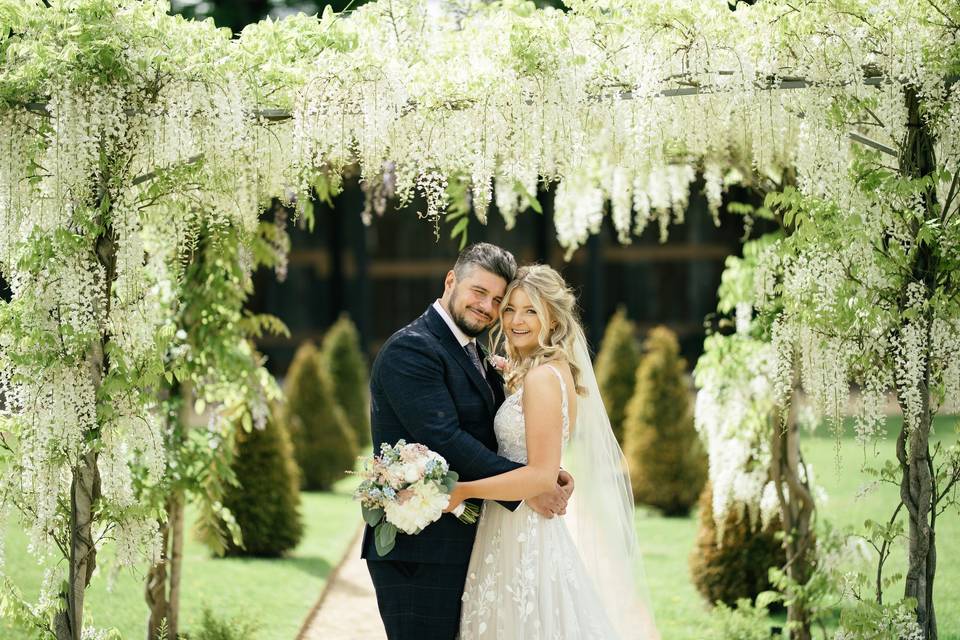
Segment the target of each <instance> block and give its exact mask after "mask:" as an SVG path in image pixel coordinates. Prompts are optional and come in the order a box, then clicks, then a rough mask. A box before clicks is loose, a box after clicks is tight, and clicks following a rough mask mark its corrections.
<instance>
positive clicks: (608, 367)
mask: <svg viewBox="0 0 960 640" xmlns="http://www.w3.org/2000/svg"><path fill="white" fill-rule="evenodd" d="M636 331H637V327H636V324H634V323H633V321H631V320H630V319H629V318H627V311H626V309H624V308H623V307H620V308H619V309H617V312H616V313H615V314H613V317H612V318H610V322H609V324H607V329H606V331H605V332H604V334H603V342H601V343H600V353H598V354H597V360H596V363H595V368H596V371H597V384H598V385H599V386H600V394H601V395H602V396H603V406H604V407H605V408H606V410H607V415H608V416H610V426H611V427H613V433H614V435H616V436H617V442H619V443H620V446H621V447H623V446H624V442H623V423H624V419H625V418H626V412H627V403H629V402H630V398H631V397H632V396H633V391H634V388H635V386H636V380H637V366H638V365H639V364H640V345H639V344H638V343H637V338H636Z"/></svg>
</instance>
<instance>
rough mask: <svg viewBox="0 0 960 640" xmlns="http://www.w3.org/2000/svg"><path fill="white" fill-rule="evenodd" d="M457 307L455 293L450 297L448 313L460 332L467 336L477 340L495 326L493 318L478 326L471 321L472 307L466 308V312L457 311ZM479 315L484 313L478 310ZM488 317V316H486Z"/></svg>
mask: <svg viewBox="0 0 960 640" xmlns="http://www.w3.org/2000/svg"><path fill="white" fill-rule="evenodd" d="M456 307H457V295H456V293H454V294H453V295H452V296H450V308H449V309H447V311H448V312H449V313H450V317H451V318H452V319H453V323H454V324H455V325H457V327H459V328H460V331H463V332H464V333H465V334H467V335H468V336H470V337H471V338H476V337H477V336H478V335H480V334H481V333H483V332H484V331H485V330H486V329H487V327H489V326H490V325H491V324H493V318H490V319H489V320H487V321H486V322H485V323H483V324H479V325H478V324H477V323H476V322H473V321H471V320H470V319H469V318H468V317H467V314H468V313H470V309H471V307H469V306H468V307H465V308H464V310H463V311H462V312H461V311H456ZM477 313H484V312H482V311H480V310H477ZM484 315H486V314H484Z"/></svg>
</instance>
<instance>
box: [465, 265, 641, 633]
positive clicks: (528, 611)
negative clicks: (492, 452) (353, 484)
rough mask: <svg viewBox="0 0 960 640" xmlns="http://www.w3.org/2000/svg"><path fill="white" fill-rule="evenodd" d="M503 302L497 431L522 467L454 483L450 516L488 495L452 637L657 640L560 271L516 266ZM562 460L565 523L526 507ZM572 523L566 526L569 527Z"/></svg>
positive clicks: (617, 468)
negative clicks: (511, 503) (572, 488)
mask: <svg viewBox="0 0 960 640" xmlns="http://www.w3.org/2000/svg"><path fill="white" fill-rule="evenodd" d="M504 300H505V302H504V303H503V304H502V305H501V307H500V326H499V328H498V330H497V335H496V337H495V340H494V342H495V344H499V343H501V342H502V343H503V348H504V350H505V352H506V355H507V359H508V362H509V365H510V366H509V372H508V373H507V375H506V382H507V387H508V391H510V392H511V395H510V396H509V397H508V398H507V399H506V401H505V402H504V403H503V406H501V408H500V410H499V411H498V412H497V415H496V418H495V420H494V430H495V431H496V435H497V444H498V447H499V453H500V455H501V456H504V457H506V458H509V459H511V460H514V461H516V462H521V463H524V464H525V465H526V466H524V467H521V468H520V469H517V470H515V471H511V472H508V473H504V474H501V475H498V476H493V477H490V478H485V479H482V480H476V481H472V482H461V483H458V484H457V485H456V486H455V487H454V490H453V492H452V494H451V496H450V504H449V506H448V507H447V510H448V511H449V510H453V509H454V508H455V507H456V506H457V505H458V504H460V503H461V502H463V501H464V500H466V499H468V498H484V499H487V500H488V502H485V503H484V506H483V513H482V516H481V519H480V523H479V525H478V530H477V537H476V542H475V543H474V546H473V553H472V555H471V558H470V566H469V569H468V570H467V581H466V585H465V588H464V594H463V610H462V613H461V618H460V635H459V638H460V640H473V639H475V638H478V639H491V640H510V639H515V640H536V639H543V640H561V639H562V640H593V639H596V640H612V639H616V638H619V639H621V640H628V639H637V640H653V639H656V638H659V635H658V634H657V631H656V628H655V626H654V624H653V617H652V610H651V608H650V604H649V598H648V597H647V596H646V594H645V593H641V591H643V589H642V585H643V584H644V581H643V578H642V569H641V566H640V558H639V552H638V549H637V543H636V535H635V533H634V528H633V527H634V512H633V496H632V493H631V490H630V478H629V473H628V471H627V466H626V462H625V460H624V458H623V453H622V452H621V451H620V447H619V446H618V445H617V441H616V438H615V437H614V435H613V431H612V430H611V428H610V421H609V419H608V418H607V415H606V412H605V411H604V408H603V403H602V400H601V398H600V392H599V389H598V387H597V382H596V377H595V376H594V374H593V367H592V365H591V363H590V355H589V352H588V351H587V343H586V339H585V337H584V335H583V329H582V328H581V327H580V323H579V322H578V320H577V316H576V309H575V306H576V304H575V303H576V301H575V298H574V296H573V294H572V293H571V292H570V290H569V289H568V287H567V286H566V283H565V282H564V280H563V278H562V277H561V276H560V274H559V273H557V272H556V271H554V270H553V269H551V268H550V267H548V266H544V265H532V266H526V267H522V268H520V269H519V270H518V271H517V277H516V279H515V280H514V281H513V282H512V283H511V284H510V285H509V286H508V287H507V290H506V293H505V294H504ZM561 460H562V461H563V466H564V468H566V469H568V470H570V471H571V472H572V473H573V474H574V477H576V478H577V491H576V493H575V494H574V496H573V498H571V501H570V507H569V514H570V515H568V516H566V517H565V518H554V519H546V518H543V517H542V516H540V515H538V514H537V513H535V512H534V511H533V510H532V509H530V508H528V507H527V506H526V505H525V504H521V506H520V507H519V508H518V509H517V510H516V511H514V512H510V511H508V510H507V509H505V508H503V507H502V506H500V505H499V504H498V503H496V502H490V500H524V499H528V498H531V497H533V496H536V495H539V494H541V493H543V492H544V491H546V490H548V489H551V488H553V486H554V484H555V482H556V478H557V473H558V471H559V469H560V466H561ZM568 524H569V526H568Z"/></svg>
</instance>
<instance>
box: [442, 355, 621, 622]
mask: <svg viewBox="0 0 960 640" xmlns="http://www.w3.org/2000/svg"><path fill="white" fill-rule="evenodd" d="M548 366H549V365H548ZM550 370H551V371H553V372H554V373H555V374H556V376H557V378H558V379H559V380H560V389H561V392H562V395H563V401H562V403H561V406H560V410H561V415H562V417H563V440H562V442H563V446H564V447H566V444H567V440H568V439H569V436H570V408H569V399H568V398H567V386H566V384H565V383H564V380H563V376H562V375H561V374H560V372H559V371H557V370H556V369H554V368H553V367H550ZM494 430H495V431H496V434H497V444H498V447H499V452H500V455H502V456H504V457H506V458H509V459H511V460H514V461H515V462H521V463H525V462H526V461H527V444H526V431H525V425H524V419H523V387H520V388H519V389H518V390H517V391H516V392H514V393H513V394H512V395H510V396H509V397H508V398H507V399H506V401H505V402H504V403H503V405H502V406H501V407H500V410H499V411H498V412H497V416H496V418H495V419H494ZM617 637H618V636H617V633H616V632H615V631H614V629H613V626H612V625H611V623H610V621H609V618H608V617H607V614H606V612H605V611H604V608H603V604H602V603H601V602H600V600H599V598H598V596H597V593H596V590H595V589H594V588H593V583H592V581H591V578H590V577H589V576H588V575H587V573H586V569H585V568H584V566H583V561H582V560H581V559H580V555H579V554H578V553H577V548H576V546H575V545H574V543H573V540H572V538H571V537H570V532H569V531H568V530H567V525H566V523H565V522H564V520H563V518H552V519H550V520H547V519H545V518H542V517H541V516H540V515H538V514H537V513H536V512H535V511H533V510H532V509H530V507H528V506H527V505H526V504H525V503H524V504H521V505H520V507H519V508H518V509H517V510H516V511H513V512H510V511H508V510H506V509H505V508H503V506H501V505H500V504H497V503H496V502H485V503H484V505H483V511H482V515H481V517H480V523H479V525H478V530H477V539H476V542H475V543H474V546H473V554H472V556H471V557H470V567H469V569H468V571H467V581H466V585H465V587H464V593H463V608H462V611H461V617H460V635H459V639H460V640H616V638H617Z"/></svg>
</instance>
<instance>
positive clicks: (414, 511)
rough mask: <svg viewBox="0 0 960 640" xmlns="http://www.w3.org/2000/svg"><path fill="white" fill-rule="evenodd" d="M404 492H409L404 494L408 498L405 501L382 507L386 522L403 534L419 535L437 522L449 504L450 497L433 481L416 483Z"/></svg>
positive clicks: (391, 502)
mask: <svg viewBox="0 0 960 640" xmlns="http://www.w3.org/2000/svg"><path fill="white" fill-rule="evenodd" d="M404 491H405V492H409V493H405V494H404V495H407V496H409V497H407V499H406V500H403V501H401V500H396V501H390V502H387V503H386V504H385V505H384V511H385V513H386V516H387V521H388V522H390V523H392V524H393V525H394V526H396V527H397V528H398V529H400V530H401V531H403V532H404V533H409V534H415V533H419V532H420V531H422V530H423V529H424V528H426V526H427V525H429V524H430V523H431V522H436V521H437V520H439V519H440V516H441V515H443V510H444V509H445V508H446V506H447V504H448V503H449V502H450V496H449V495H448V494H447V493H445V492H443V491H441V490H440V487H439V485H438V484H437V483H436V482H433V481H427V482H423V481H420V482H416V483H414V484H412V485H409V486H408V487H407V488H406V489H405V490H404Z"/></svg>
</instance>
